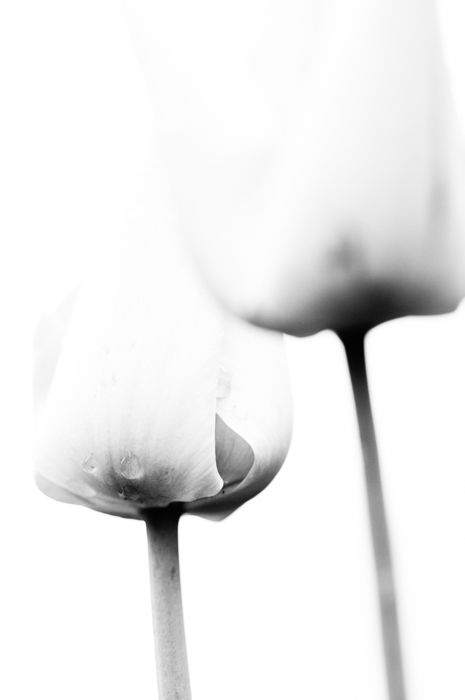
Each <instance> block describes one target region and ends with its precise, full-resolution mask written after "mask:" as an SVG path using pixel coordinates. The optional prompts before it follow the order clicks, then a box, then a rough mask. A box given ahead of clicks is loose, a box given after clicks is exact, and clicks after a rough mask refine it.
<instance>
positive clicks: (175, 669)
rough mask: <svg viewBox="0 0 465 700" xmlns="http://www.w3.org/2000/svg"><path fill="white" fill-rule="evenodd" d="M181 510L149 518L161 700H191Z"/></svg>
mask: <svg viewBox="0 0 465 700" xmlns="http://www.w3.org/2000/svg"><path fill="white" fill-rule="evenodd" d="M180 516H181V510H180V509H179V508H177V507H175V506H169V507H167V508H157V509H154V510H151V511H148V513H147V515H146V518H145V520H146V526H147V539H148V552H149V570H150V587H151V593H152V615H153V632H154V638H155V657H156V663H157V678H158V693H159V700H190V699H191V691H190V683H189V669H188V664H187V650H186V639H185V634H184V619H183V612H182V597H181V581H180V575H179V553H178V524H179V518H180Z"/></svg>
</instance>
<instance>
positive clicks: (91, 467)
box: [82, 452, 100, 474]
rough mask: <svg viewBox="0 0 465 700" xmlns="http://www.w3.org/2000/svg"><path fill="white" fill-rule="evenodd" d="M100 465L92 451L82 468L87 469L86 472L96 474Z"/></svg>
mask: <svg viewBox="0 0 465 700" xmlns="http://www.w3.org/2000/svg"><path fill="white" fill-rule="evenodd" d="M99 467H100V464H99V463H98V461H97V460H96V458H95V456H94V454H93V452H91V453H90V455H89V456H88V457H86V458H85V460H84V461H83V463H82V470H83V471H85V472H86V474H94V473H95V472H96V471H97V469H98V468H99Z"/></svg>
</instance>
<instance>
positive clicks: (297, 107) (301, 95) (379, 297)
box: [127, 0, 465, 700]
mask: <svg viewBox="0 0 465 700" xmlns="http://www.w3.org/2000/svg"><path fill="white" fill-rule="evenodd" d="M434 5H435V3H434V1H433V0H403V1H402V2H401V1H400V0H370V1H368V0H329V1H326V0H325V1H324V2H323V1H317V0H315V2H310V3H304V4H302V3H301V4H299V3H292V6H291V7H290V6H289V4H285V3H273V4H271V3H270V4H263V3H254V2H253V0H252V2H248V3H247V4H246V5H244V6H243V5H241V4H239V5H234V6H233V9H226V10H223V14H221V13H220V11H219V10H218V9H215V7H213V6H212V5H211V4H210V3H202V2H200V3H195V5H194V6H192V7H191V9H190V10H189V8H188V7H187V3H183V2H182V0H177V1H176V0H175V1H174V2H170V3H168V4H166V3H163V2H159V1H158V2H157V0H151V1H150V2H149V1H147V0H146V1H144V0H137V1H136V2H131V3H127V13H128V16H129V17H130V21H131V24H132V28H133V32H134V36H135V45H136V49H137V50H138V53H139V56H140V58H141V61H142V65H143V69H144V71H145V75H146V77H147V79H148V85H149V88H150V92H151V95H152V98H153V102H154V107H155V109H154V118H155V121H156V127H157V130H158V133H159V134H160V142H161V144H162V148H163V154H164V161H165V168H166V174H167V177H168V180H169V181H170V184H171V189H172V193H173V196H174V199H175V202H176V203H177V208H178V213H179V220H180V226H179V228H180V231H181V232H182V234H183V235H184V236H185V238H186V240H187V242H188V244H189V247H190V249H191V251H192V253H193V256H194V258H195V260H196V262H197V264H198V265H199V267H200V269H201V271H202V273H203V275H204V277H205V279H206V281H207V282H208V284H209V286H210V288H211V289H212V290H213V291H214V292H215V294H216V295H217V297H218V298H219V299H220V300H221V301H222V302H223V303H224V304H225V305H226V306H227V307H228V308H229V309H231V310H233V311H234V312H236V313H237V314H238V315H239V316H242V317H244V318H246V319H248V320H251V321H253V322H254V323H256V324H258V325H261V326H265V327H269V328H274V329H279V330H281V331H284V332H288V333H291V334H294V335H309V334H311V333H315V332H317V331H319V330H322V329H333V330H335V331H336V332H337V333H338V334H339V335H340V336H341V338H342V339H343V341H344V344H345V347H346V350H347V353H348V359H349V367H350V370H351V374H352V379H353V385H354V390H355V397H356V404H357V410H358V415H359V421H360V430H361V433H362V437H363V439H364V451H365V454H364V456H365V462H366V468H367V478H368V495H369V506H370V514H371V518H372V526H373V530H374V549H375V557H376V561H377V564H378V573H379V589H380V602H381V608H382V616H383V631H384V639H385V651H386V658H387V667H388V676H389V679H388V680H389V687H390V698H391V700H403V698H404V697H405V690H404V681H403V672H402V668H401V666H402V663H401V655H400V642H399V632H398V629H397V627H398V625H397V612H396V602H395V595H394V584H393V575H392V563H391V554H390V545H389V537H388V532H387V524H386V516H385V512H384V504H383V497H382V491H381V481H380V476H379V469H378V458H377V451H376V445H375V434H374V429H373V422H372V417H371V407H370V402H369V394H368V385H367V380H366V370H365V360H364V350H363V337H364V334H365V332H366V331H367V330H368V329H369V328H371V327H372V326H374V325H376V324H378V323H381V322H383V321H387V320H389V319H393V318H396V317H399V316H404V315H410V314H434V313H443V312H447V311H451V310H453V309H454V308H455V307H456V306H457V304H458V302H459V301H460V299H461V298H462V297H463V296H464V295H465V197H464V195H463V193H464V191H465V178H464V172H463V162H462V158H461V153H460V150H459V147H458V142H459V138H458V129H457V125H456V122H455V115H454V109H453V104H452V98H451V95H450V92H449V87H448V83H447V75H446V71H445V67H444V59H443V55H442V48H441V40H440V32H439V26H438V21H437V18H436V15H435V6H434Z"/></svg>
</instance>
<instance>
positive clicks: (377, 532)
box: [340, 330, 406, 700]
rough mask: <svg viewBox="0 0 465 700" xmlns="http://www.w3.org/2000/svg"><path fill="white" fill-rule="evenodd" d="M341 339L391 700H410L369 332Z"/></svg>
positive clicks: (353, 333) (352, 334) (356, 333)
mask: <svg viewBox="0 0 465 700" xmlns="http://www.w3.org/2000/svg"><path fill="white" fill-rule="evenodd" d="M340 337H341V340H342V342H343V344H344V347H345V351H346V355H347V361H348V365H349V371H350V377H351V381H352V388H353V392H354V399H355V405H356V409H357V417H358V425H359V431H360V439H361V443H362V452H363V462H364V469H365V481H366V491H367V498H368V510H369V516H370V524H371V537H372V543H373V552H374V559H375V565H376V575H377V584H378V598H379V606H380V612H381V626H382V635H383V645H384V658H385V665H386V676H387V683H388V689H389V700H406V690H405V679H404V670H403V660H402V649H401V642H400V631H399V615H398V606H397V596H396V589H395V580H394V567H393V562H392V553H391V543H390V538H389V528H388V522H387V516H386V506H385V502H384V496H383V487H382V481H381V473H380V467H379V459H378V449H377V445H376V433H375V427H374V423H373V414H372V410H371V402H370V394H369V389H368V379H367V371H366V361H365V349H364V340H365V331H364V330H356V331H353V332H350V333H345V334H341V335H340Z"/></svg>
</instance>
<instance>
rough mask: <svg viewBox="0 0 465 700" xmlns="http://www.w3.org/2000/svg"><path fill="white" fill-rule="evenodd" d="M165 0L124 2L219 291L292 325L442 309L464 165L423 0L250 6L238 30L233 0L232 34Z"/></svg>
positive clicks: (452, 283)
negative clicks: (185, 15)
mask: <svg viewBox="0 0 465 700" xmlns="http://www.w3.org/2000/svg"><path fill="white" fill-rule="evenodd" d="M178 2H179V0H178ZM177 4H178V3H176V2H175V3H174V4H173V3H169V5H166V4H164V3H150V4H145V5H144V4H143V3H141V2H138V1H136V2H131V6H130V7H128V10H127V11H128V13H131V18H132V23H133V26H134V28H135V38H136V46H137V48H138V49H139V55H140V58H141V59H142V63H143V65H144V68H145V72H146V75H147V76H148V78H149V85H150V88H151V92H152V96H153V99H154V102H155V104H156V119H157V128H158V131H159V133H160V137H161V141H162V143H163V145H164V159H165V163H166V172H167V173H168V174H169V179H170V181H171V186H172V190H173V193H174V196H175V199H176V202H177V207H178V212H179V216H180V228H181V230H182V232H183V233H184V235H185V236H186V239H187V240H188V242H189V245H190V247H191V249H192V252H193V254H194V256H195V259H196V261H197V262H198V264H199V265H200V267H201V269H202V271H203V273H204V276H205V279H206V280H207V281H208V283H209V285H210V287H211V288H212V289H213V290H214V291H215V293H216V294H217V296H218V297H219V298H220V299H221V300H222V301H223V303H224V304H226V305H227V306H228V307H229V308H230V309H232V310H233V311H234V312H236V313H237V314H239V315H240V316H243V317H245V318H247V319H249V320H252V321H254V322H255V323H257V324H259V325H263V326H266V327H272V328H277V329H279V330H283V331H286V332H289V333H293V334H296V335H306V334H309V333H313V332H316V331H318V330H321V329H324V328H333V329H335V330H336V331H339V332H341V331H344V330H346V329H347V328H350V327H351V326H357V327H360V326H363V327H369V326H372V325H374V324H376V323H379V322H382V321H385V320H388V319H390V318H395V317H398V316H402V315H407V314H431V313H442V312H446V311H450V310H452V309H454V308H455V306H456V305H457V303H458V302H459V300H460V299H461V298H462V297H463V296H464V294H465V210H464V207H465V197H464V194H463V193H464V191H465V178H464V172H463V163H462V157H461V152H460V149H459V146H458V142H459V139H458V134H457V127H456V124H455V117H454V110H453V106H452V100H451V96H450V94H449V89H448V85H447V76H446V71H445V68H444V64H443V56H442V51H441V41H440V33H439V27H438V22H437V18H436V16H435V13H434V3H433V2H432V0H406V1H404V2H400V0H394V1H392V0H374V1H373V2H366V1H365V0H363V1H362V0H350V1H349V2H347V0H331V1H330V2H314V3H306V5H308V8H307V9H306V10H305V13H306V14H305V13H304V10H303V9H302V8H301V9H300V10H299V11H298V12H297V14H296V8H295V7H293V9H292V10H291V8H289V6H288V5H286V4H285V3H277V4H275V5H274V6H273V8H270V9H269V13H268V14H267V16H266V17H265V16H262V15H260V11H259V9H258V5H257V4H256V3H252V4H250V3H248V4H247V13H248V16H247V21H245V19H244V21H243V25H244V26H243V28H242V29H241V28H240V27H239V25H241V23H240V22H239V20H238V16H240V13H241V6H235V9H234V13H233V14H234V18H235V23H234V25H233V26H234V32H236V31H237V37H236V41H235V43H234V46H232V45H231V43H230V42H229V40H228V39H229V38H230V34H231V33H233V30H232V29H231V28H230V27H231V22H232V20H231V22H230V23H228V22H226V21H223V20H224V17H221V18H220V17H219V16H217V15H216V14H213V15H212V16H211V17H210V19H209V22H208V23H206V22H205V21H204V20H205V17H203V15H202V7H203V5H201V6H200V10H199V9H198V8H197V5H196V12H197V14H198V17H197V19H196V16H195V15H194V14H193V15H192V16H191V17H190V18H189V30H188V31H187V30H186V28H185V27H184V24H183V22H182V20H181V19H180V14H182V13H180V12H179V8H178V7H176V5H177ZM231 12H232V11H231ZM299 13H300V14H299ZM225 14H227V13H226V11H225ZM302 26H303V27H306V28H307V29H309V30H310V29H312V30H313V27H316V29H315V30H314V31H313V35H312V34H310V39H309V38H308V36H307V39H306V40H305V33H306V32H305V31H304V30H303V29H302ZM241 27H242V25H241ZM307 34H308V32H307ZM312 39H313V40H312ZM208 57H210V59H211V60H210V62H208ZM213 58H214V60H213ZM183 105H184V108H183Z"/></svg>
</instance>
